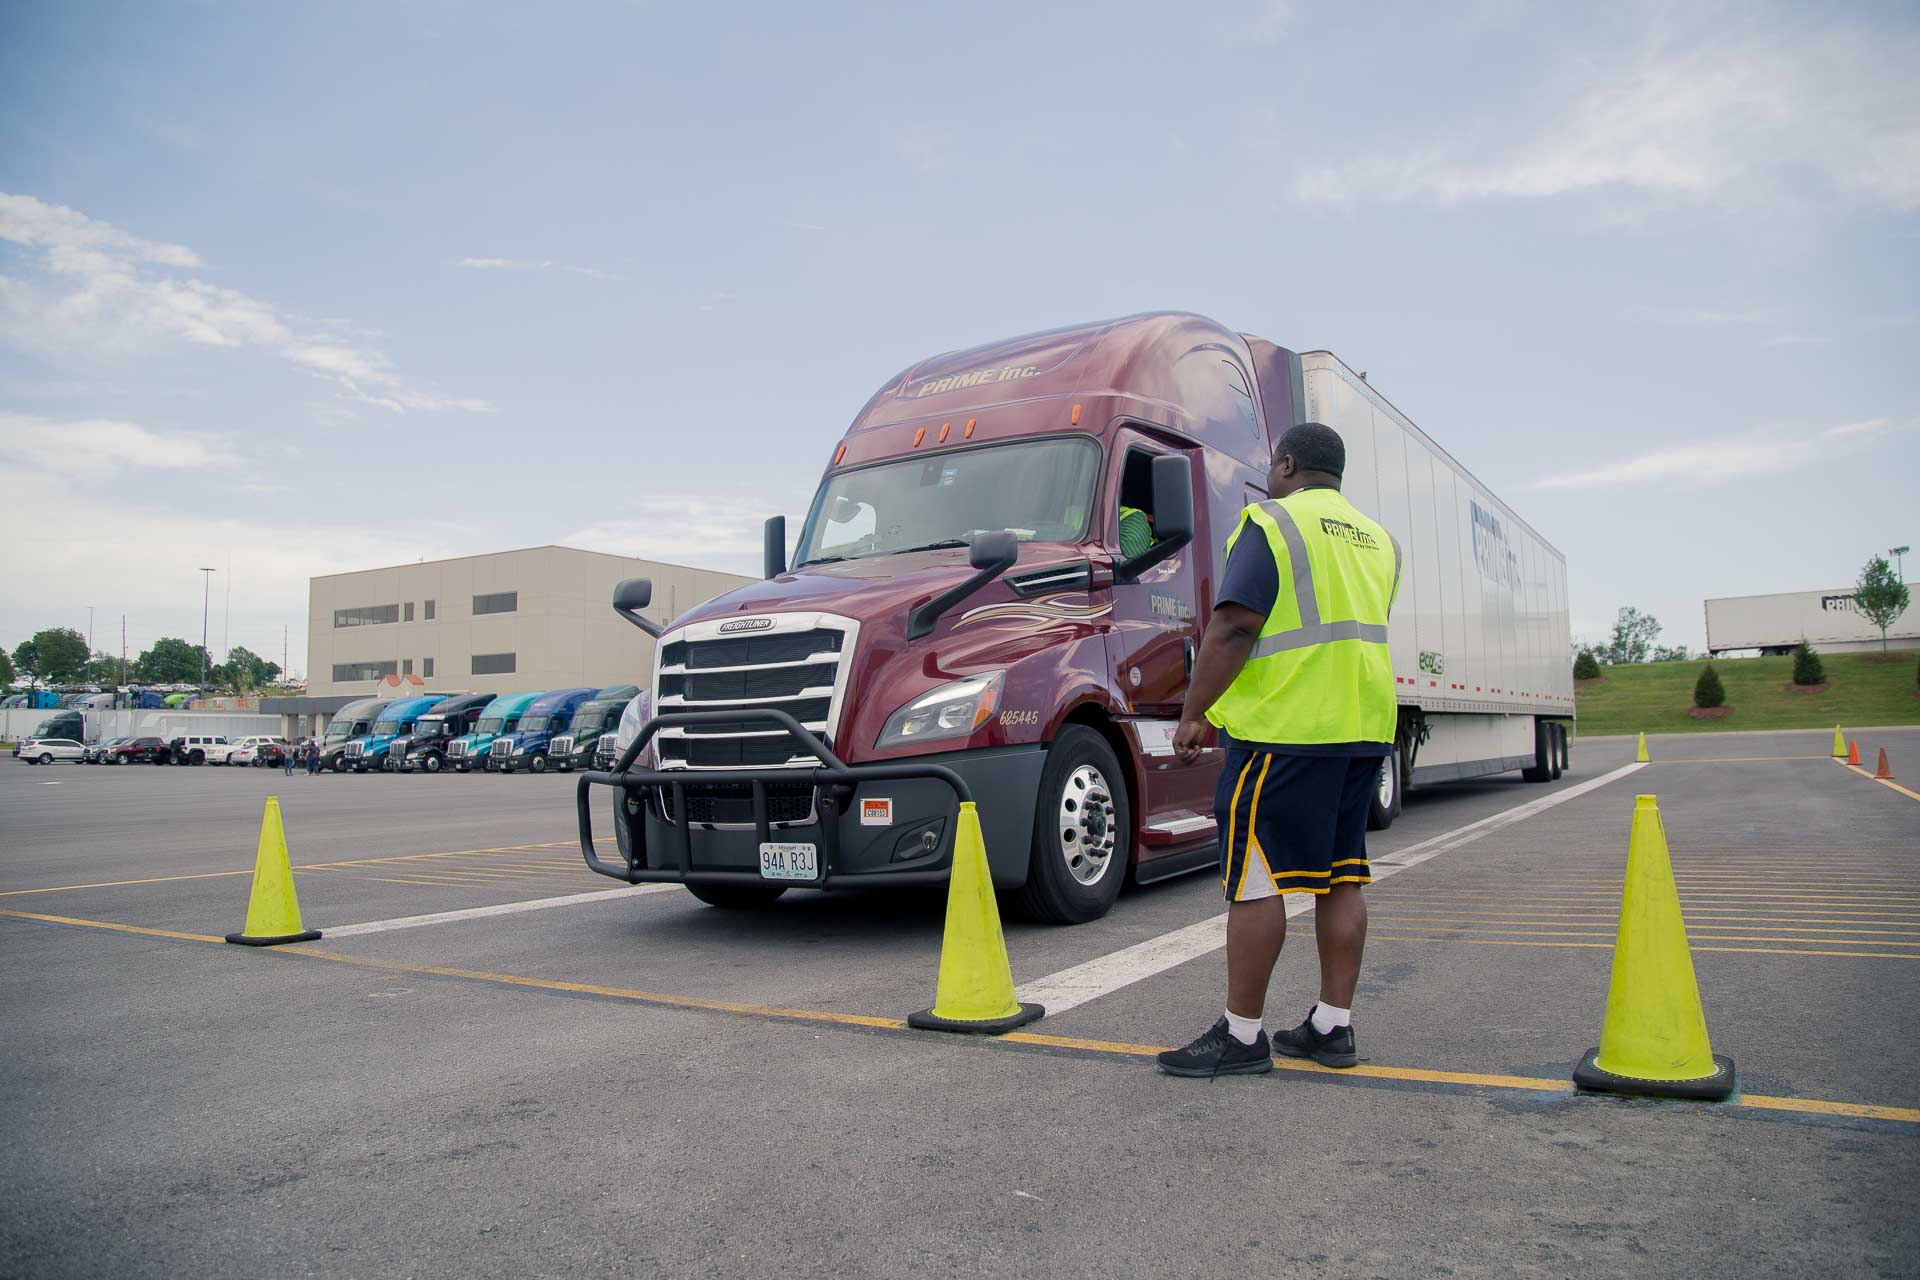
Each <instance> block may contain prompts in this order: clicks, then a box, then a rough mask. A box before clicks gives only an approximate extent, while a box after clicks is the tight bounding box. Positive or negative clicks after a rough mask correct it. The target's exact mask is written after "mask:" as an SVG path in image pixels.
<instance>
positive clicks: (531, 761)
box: [487, 686, 594, 773]
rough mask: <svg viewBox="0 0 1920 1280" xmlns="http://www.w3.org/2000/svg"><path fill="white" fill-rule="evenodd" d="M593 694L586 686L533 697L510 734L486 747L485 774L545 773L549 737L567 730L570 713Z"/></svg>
mask: <svg viewBox="0 0 1920 1280" xmlns="http://www.w3.org/2000/svg"><path fill="white" fill-rule="evenodd" d="M593 694H594V690H593V688H592V687H591V686H589V687H586V688H581V689H554V690H551V691H549V692H547V693H543V694H541V695H540V696H539V697H538V698H535V699H534V700H533V701H532V702H531V703H529V704H528V706H527V709H526V711H525V712H524V713H522V715H521V716H520V723H519V724H517V725H515V726H514V729H513V731H512V732H511V733H503V734H501V735H500V736H499V737H497V738H495V739H494V740H493V742H492V744H491V745H490V746H489V747H488V748H487V772H489V773H492V772H493V771H494V770H496V769H497V770H499V771H500V772H501V773H512V772H513V771H514V770H515V769H526V770H528V771H529V772H531V773H545V772H546V771H547V766H548V763H549V759H550V756H551V745H550V744H551V743H552V741H553V735H554V734H556V733H565V732H566V731H567V728H568V726H569V725H571V724H572V723H573V713H574V712H575V711H576V710H578V709H579V707H580V705H581V704H582V703H584V702H585V701H586V700H587V699H588V698H591V697H592V696H593Z"/></svg>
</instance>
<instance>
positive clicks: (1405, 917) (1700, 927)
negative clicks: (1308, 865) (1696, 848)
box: [1370, 912, 1920, 947]
mask: <svg viewBox="0 0 1920 1280" xmlns="http://www.w3.org/2000/svg"><path fill="white" fill-rule="evenodd" d="M1370 918H1371V919H1373V920H1386V921H1391V922H1392V923H1394V924H1430V925H1441V926H1448V927H1452V928H1456V929H1478V930H1480V931H1481V932H1483V933H1515V932H1519V931H1518V930H1515V929H1511V928H1509V927H1508V926H1509V925H1572V926H1574V927H1575V928H1585V929H1599V928H1603V927H1604V928H1606V929H1608V930H1609V931H1611V929H1612V921H1611V918H1607V919H1594V920H1526V919H1519V918H1515V917H1511V916H1502V917H1498V918H1495V919H1491V920H1489V919H1483V918H1478V917H1474V918H1467V917H1462V916H1451V915H1432V914H1430V913H1426V912H1408V913H1402V914H1398V915H1384V916H1383V915H1375V916H1372V917H1370ZM1755 926H1758V927H1760V928H1762V929H1772V930H1774V931H1775V932H1776V933H1820V934H1827V933H1872V934H1881V935H1885V939H1884V940H1882V938H1879V937H1875V938H1834V939H1831V941H1834V942H1860V943H1863V944H1869V943H1870V944H1871V945H1873V946H1876V947H1920V929H1823V928H1815V927H1811V926H1807V927H1802V926H1796V925H1785V924H1774V923H1771V922H1768V921H1764V920H1754V921H1748V922H1745V923H1737V922H1730V923H1720V924H1715V923H1713V922H1712V921H1703V920H1695V919H1693V918H1692V917H1688V919H1687V934H1688V936H1690V937H1691V936H1700V937H1717V938H1732V937H1738V936H1739V935H1737V934H1732V933H1729V930H1736V929H1751V928H1754V927H1755ZM1569 936H1571V935H1569ZM1902 938H1913V939H1915V941H1912V942H1903V941H1900V939H1902ZM1744 940H1745V941H1748V942H1795V941H1800V939H1795V938H1746V939H1744ZM1828 940H1829V939H1824V938H1808V939H1805V941H1808V942H1822V941H1828Z"/></svg>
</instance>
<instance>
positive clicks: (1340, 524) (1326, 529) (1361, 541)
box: [1320, 516, 1380, 551]
mask: <svg viewBox="0 0 1920 1280" xmlns="http://www.w3.org/2000/svg"><path fill="white" fill-rule="evenodd" d="M1320 532H1322V533H1324V534H1326V535H1327V536H1328V537H1329V538H1344V539H1345V540H1346V541H1348V542H1351V543H1352V544H1353V545H1354V546H1356V547H1365V548H1367V549H1368V550H1369V551H1371V550H1374V549H1376V548H1377V547H1379V545H1380V544H1379V542H1378V541H1376V540H1375V539H1374V536H1373V535H1372V534H1370V533H1368V532H1367V531H1366V530H1365V529H1360V528H1356V527H1355V526H1353V525H1350V524H1348V523H1347V522H1346V521H1345V520H1336V519H1334V518H1333V517H1332V516H1321V517H1320Z"/></svg>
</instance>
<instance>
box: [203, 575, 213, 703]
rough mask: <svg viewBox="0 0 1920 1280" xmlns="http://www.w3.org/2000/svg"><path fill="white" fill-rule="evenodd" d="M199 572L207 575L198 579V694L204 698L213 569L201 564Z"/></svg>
mask: <svg viewBox="0 0 1920 1280" xmlns="http://www.w3.org/2000/svg"><path fill="white" fill-rule="evenodd" d="M200 572H201V573H204V574H206V575H207V576H206V577H204V578H202V579H200V582H201V584H202V586H201V591H200V696H201V697H202V698H205V697H206V696H207V606H208V605H210V604H211V603H212V602H213V574H214V571H213V570H212V569H209V568H207V567H206V566H205V565H202V566H201V567H200Z"/></svg>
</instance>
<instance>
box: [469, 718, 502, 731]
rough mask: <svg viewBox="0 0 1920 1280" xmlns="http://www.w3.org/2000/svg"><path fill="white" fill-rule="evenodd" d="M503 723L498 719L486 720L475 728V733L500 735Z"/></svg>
mask: <svg viewBox="0 0 1920 1280" xmlns="http://www.w3.org/2000/svg"><path fill="white" fill-rule="evenodd" d="M502 723H504V722H503V721H501V720H499V719H498V718H495V717H489V718H487V719H485V720H482V721H481V722H480V723H479V724H477V725H475V726H473V731H474V732H475V733H498V732H500V726H501V724H502Z"/></svg>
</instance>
